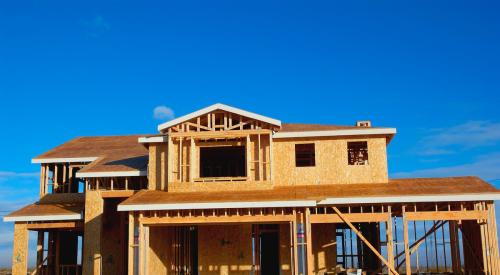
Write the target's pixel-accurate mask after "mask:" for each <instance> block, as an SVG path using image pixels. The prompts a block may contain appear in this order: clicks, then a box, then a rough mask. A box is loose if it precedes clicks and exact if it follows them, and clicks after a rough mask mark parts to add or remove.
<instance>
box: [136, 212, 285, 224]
mask: <svg viewBox="0 0 500 275" xmlns="http://www.w3.org/2000/svg"><path fill="white" fill-rule="evenodd" d="M291 221H294V217H293V215H291V214H290V215H287V214H283V215H281V214H280V215H262V216H260V215H255V216H247V215H245V216H168V217H142V218H139V222H140V223H142V224H145V225H148V226H154V225H167V224H171V225H176V224H177V225H180V224H223V223H281V222H291Z"/></svg>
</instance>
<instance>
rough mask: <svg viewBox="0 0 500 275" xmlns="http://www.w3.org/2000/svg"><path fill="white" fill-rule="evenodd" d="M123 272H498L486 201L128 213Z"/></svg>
mask: <svg viewBox="0 0 500 275" xmlns="http://www.w3.org/2000/svg"><path fill="white" fill-rule="evenodd" d="M128 239H129V240H130V241H129V251H128V253H129V259H133V260H129V261H128V265H129V268H128V272H129V274H346V273H347V272H356V271H357V270H358V269H359V270H361V271H362V272H364V273H366V274H374V273H375V274H412V273H420V272H433V273H434V274H449V273H454V274H499V270H498V268H499V257H498V241H497V236H496V223H495V216H494V208H493V203H492V202H491V201H474V202H440V203H407V204H402V203H390V204H389V203H387V204H357V205H352V204H351V205H324V206H321V207H319V206H316V207H259V208H237V209H234V208H231V209H230V208H219V209H198V210H188V209H185V210H181V209H179V210H152V211H149V210H139V211H133V212H129V238H128Z"/></svg>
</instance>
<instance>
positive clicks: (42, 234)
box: [36, 231, 45, 274]
mask: <svg viewBox="0 0 500 275" xmlns="http://www.w3.org/2000/svg"><path fill="white" fill-rule="evenodd" d="M44 237H45V232H43V231H38V238H37V243H36V274H42V264H43V244H44Z"/></svg>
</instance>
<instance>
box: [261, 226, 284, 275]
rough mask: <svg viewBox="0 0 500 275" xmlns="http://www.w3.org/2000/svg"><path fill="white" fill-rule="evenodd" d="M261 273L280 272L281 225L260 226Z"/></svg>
mask: <svg viewBox="0 0 500 275" xmlns="http://www.w3.org/2000/svg"><path fill="white" fill-rule="evenodd" d="M259 239H260V269H261V275H274V274H280V259H279V245H280V244H279V225H277V224H263V225H260V226H259Z"/></svg>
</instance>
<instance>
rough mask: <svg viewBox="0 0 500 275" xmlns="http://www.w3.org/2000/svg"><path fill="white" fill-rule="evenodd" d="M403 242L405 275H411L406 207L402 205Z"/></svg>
mask: <svg viewBox="0 0 500 275" xmlns="http://www.w3.org/2000/svg"><path fill="white" fill-rule="evenodd" d="M402 211H403V240H404V249H405V266H406V275H411V259H410V247H409V238H408V219H407V218H406V206H405V205H403V208H402Z"/></svg>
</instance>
